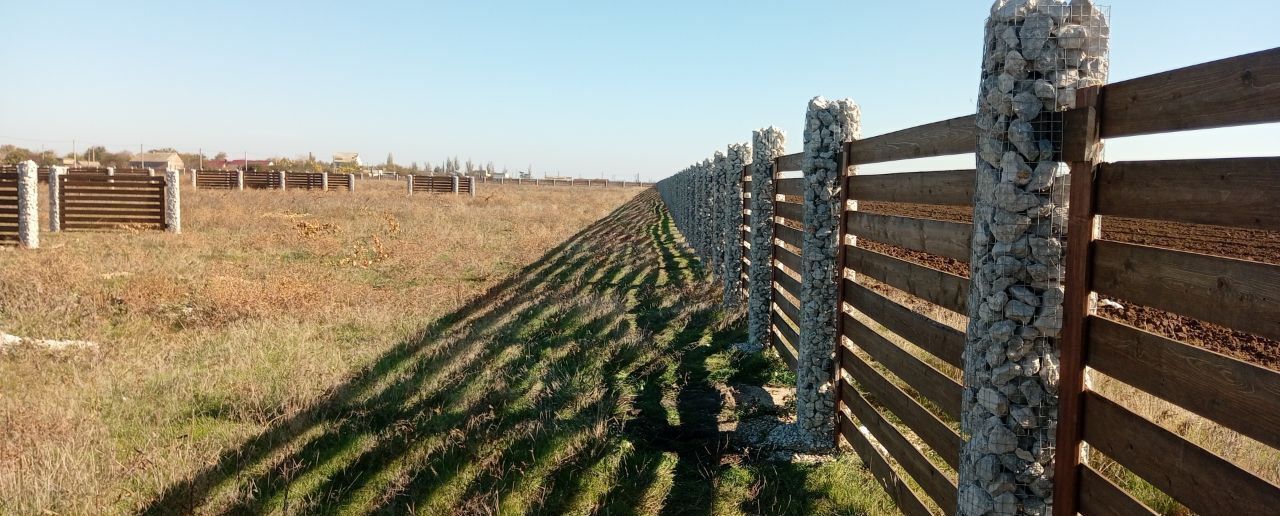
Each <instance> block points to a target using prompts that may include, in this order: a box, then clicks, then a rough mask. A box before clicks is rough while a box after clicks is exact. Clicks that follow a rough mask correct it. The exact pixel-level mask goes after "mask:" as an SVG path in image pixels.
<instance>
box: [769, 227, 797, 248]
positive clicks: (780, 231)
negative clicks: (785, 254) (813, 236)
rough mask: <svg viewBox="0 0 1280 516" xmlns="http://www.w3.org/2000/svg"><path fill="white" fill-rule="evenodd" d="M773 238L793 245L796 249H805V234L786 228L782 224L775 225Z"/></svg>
mask: <svg viewBox="0 0 1280 516" xmlns="http://www.w3.org/2000/svg"><path fill="white" fill-rule="evenodd" d="M773 236H774V238H777V239H778V240H781V241H783V242H786V243H788V244H791V245H792V246H794V247H795V248H796V249H801V248H803V247H804V234H803V233H801V232H800V230H798V229H796V228H793V227H790V226H784V225H782V224H774V225H773Z"/></svg>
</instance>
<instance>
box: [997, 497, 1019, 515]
mask: <svg viewBox="0 0 1280 516" xmlns="http://www.w3.org/2000/svg"><path fill="white" fill-rule="evenodd" d="M1018 508H1019V504H1018V497H1017V496H1015V495H1014V494H1013V493H1012V492H1008V493H1004V494H1002V495H1000V496H997V497H996V498H995V505H994V506H993V507H992V509H991V513H992V514H996V515H1000V516H1005V515H1008V516H1014V515H1016V514H1018Z"/></svg>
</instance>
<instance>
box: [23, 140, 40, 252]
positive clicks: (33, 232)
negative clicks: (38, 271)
mask: <svg viewBox="0 0 1280 516" xmlns="http://www.w3.org/2000/svg"><path fill="white" fill-rule="evenodd" d="M39 170H40V167H39V166H38V165H36V162H34V161H31V160H27V161H24V162H22V163H19V164H18V244H19V245H21V246H22V247H25V248H27V249H37V248H39V247H40V203H39V197H38V196H39V191H38V186H39V181H40V176H39Z"/></svg>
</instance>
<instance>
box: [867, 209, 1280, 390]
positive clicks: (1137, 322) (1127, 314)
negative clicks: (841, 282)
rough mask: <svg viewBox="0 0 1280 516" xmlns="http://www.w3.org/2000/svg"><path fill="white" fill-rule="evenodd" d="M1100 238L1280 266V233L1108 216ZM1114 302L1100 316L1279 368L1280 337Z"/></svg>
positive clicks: (930, 259) (941, 261) (954, 269)
mask: <svg viewBox="0 0 1280 516" xmlns="http://www.w3.org/2000/svg"><path fill="white" fill-rule="evenodd" d="M858 209H859V210H861V211H867V212H872V213H879V214H883V215H896V216H903V217H915V218H927V219H935V220H944V221H950V222H971V221H972V220H973V212H972V209H971V208H967V207H960V206H932V205H921V204H903V203H881V202H861V203H859V205H858ZM1102 237H1103V238H1104V239H1107V240H1114V241H1118V242H1125V243H1132V244H1141V245H1149V246H1156V247H1165V248H1170V249H1177V250H1181V251H1189V252H1195V253H1202V254H1209V255H1215V256H1223V257H1228V258H1236V259H1241V260H1250V261H1256V262H1262V263H1270V264H1277V265H1280V232H1271V231H1259V230H1247V229H1236V228H1226V227H1219V226H1206V225H1199V224H1181V223H1175V222H1163V221H1151V220H1137V219H1124V218H1116V217H1104V218H1103V219H1102ZM858 245H859V246H860V247H866V248H868V249H871V250H873V251H877V252H881V253H885V254H888V255H890V256H894V257H897V258H900V259H903V260H907V261H911V262H915V263H919V264H922V265H927V266H929V267H933V268H935V269H939V270H943V271H946V272H949V273H952V274H956V275H958V276H963V277H968V276H969V266H968V264H965V263H963V262H959V261H956V260H951V259H948V258H943V257H939V256H935V255H930V254H926V253H921V252H916V251H911V250H907V249H902V248H899V247H894V246H890V245H886V244H883V243H879V242H873V241H869V240H866V239H859V241H858ZM1111 301H1115V302H1117V303H1119V305H1120V306H1119V307H1116V306H1114V305H1111V304H1109V303H1104V304H1103V305H1102V306H1100V307H1099V310H1098V313H1099V315H1102V316H1104V317H1107V318H1110V319H1114V320H1117V321H1121V322H1124V323H1126V324H1130V325H1132V326H1135V327H1138V328H1142V329H1144V330H1146V331H1149V332H1152V333H1156V334H1159V335H1163V336H1165V337H1168V338H1171V339H1175V340H1179V341H1182V342H1186V343H1188V344H1194V345H1197V346H1201V347H1203V348H1205V349H1209V350H1212V351H1215V352H1218V353H1222V354H1224V355H1228V356H1231V357H1235V358H1238V359H1241V360H1245V361H1248V362H1251V363H1254V364H1258V365H1262V366H1265V367H1269V368H1271V369H1277V370H1280V342H1277V341H1275V340H1271V339H1267V338H1263V337H1260V336H1258V335H1254V334H1250V333H1245V332H1239V331H1234V330H1231V329H1229V328H1226V327H1223V326H1219V325H1216V324H1211V323H1207V322H1204V321H1200V320H1197V319H1193V318H1190V317H1184V316H1181V315H1178V314H1174V313H1170V312H1166V311H1164V310H1157V309H1154V308H1151V307H1147V306H1141V305H1134V304H1131V303H1128V302H1126V301H1125V300H1123V299H1113V300H1111Z"/></svg>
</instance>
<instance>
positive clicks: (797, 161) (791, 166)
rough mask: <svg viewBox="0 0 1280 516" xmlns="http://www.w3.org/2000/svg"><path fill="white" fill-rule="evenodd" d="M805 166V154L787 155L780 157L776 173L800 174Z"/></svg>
mask: <svg viewBox="0 0 1280 516" xmlns="http://www.w3.org/2000/svg"><path fill="white" fill-rule="evenodd" d="M803 166H804V153H803V152H797V153H795V154H787V155H786V156H779V157H778V170H775V171H774V172H798V171H800V169H801V168H802V167H803Z"/></svg>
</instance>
